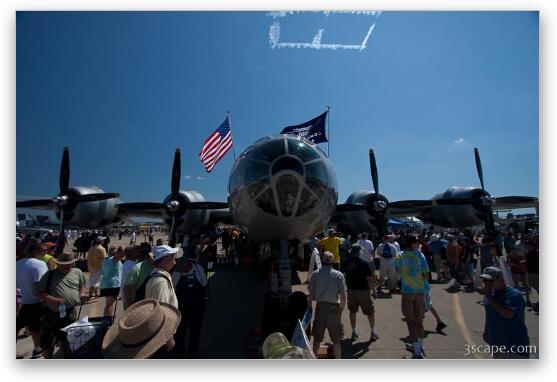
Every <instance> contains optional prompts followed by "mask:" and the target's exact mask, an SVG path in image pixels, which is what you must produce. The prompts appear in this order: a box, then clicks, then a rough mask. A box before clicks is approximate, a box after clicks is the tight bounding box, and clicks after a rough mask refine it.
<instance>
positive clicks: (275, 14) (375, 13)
mask: <svg viewBox="0 0 557 382" xmlns="http://www.w3.org/2000/svg"><path fill="white" fill-rule="evenodd" d="M299 13H322V14H324V15H325V16H329V15H331V14H337V15H343V14H344V15H362V16H375V17H379V16H381V13H383V12H382V11H273V12H268V13H267V16H269V17H272V18H273V19H277V18H281V17H286V16H288V15H295V14H299Z"/></svg>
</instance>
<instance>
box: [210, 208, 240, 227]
mask: <svg viewBox="0 0 557 382" xmlns="http://www.w3.org/2000/svg"><path fill="white" fill-rule="evenodd" d="M210 212H211V215H210V218H209V224H215V223H223V224H234V220H233V219H232V213H231V212H230V210H229V209H228V208H223V209H219V210H211V211H210Z"/></svg>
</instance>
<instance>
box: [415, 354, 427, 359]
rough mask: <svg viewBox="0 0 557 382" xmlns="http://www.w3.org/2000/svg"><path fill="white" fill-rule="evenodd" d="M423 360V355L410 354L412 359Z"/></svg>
mask: <svg viewBox="0 0 557 382" xmlns="http://www.w3.org/2000/svg"><path fill="white" fill-rule="evenodd" d="M424 358H425V357H424V355H423V353H420V354H415V353H414V354H412V359H424Z"/></svg>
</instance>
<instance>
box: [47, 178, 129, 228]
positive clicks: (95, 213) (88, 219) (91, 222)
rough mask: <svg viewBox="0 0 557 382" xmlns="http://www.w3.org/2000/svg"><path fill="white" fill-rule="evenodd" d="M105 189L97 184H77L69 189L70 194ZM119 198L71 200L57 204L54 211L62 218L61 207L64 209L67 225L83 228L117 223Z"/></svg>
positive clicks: (89, 192)
mask: <svg viewBox="0 0 557 382" xmlns="http://www.w3.org/2000/svg"><path fill="white" fill-rule="evenodd" d="M103 192H104V191H103V190H102V189H100V188H99V187H96V186H76V187H71V188H69V189H68V195H72V196H77V195H90V194H99V193H103ZM118 202H119V199H118V198H111V199H106V200H100V201H93V202H80V203H76V202H71V201H70V202H69V203H68V204H66V205H65V206H63V207H58V206H56V207H55V209H54V212H55V214H56V217H57V218H58V219H60V215H61V208H63V209H64V220H65V222H66V225H74V226H78V227H81V228H100V227H104V226H105V225H109V224H112V223H115V218H116V214H117V213H118V208H117V207H116V204H117V203H118Z"/></svg>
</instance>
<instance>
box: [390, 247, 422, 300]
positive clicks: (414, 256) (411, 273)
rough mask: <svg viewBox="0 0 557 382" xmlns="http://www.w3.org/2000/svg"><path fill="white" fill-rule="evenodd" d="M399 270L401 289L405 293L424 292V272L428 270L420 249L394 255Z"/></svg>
mask: <svg viewBox="0 0 557 382" xmlns="http://www.w3.org/2000/svg"><path fill="white" fill-rule="evenodd" d="M394 266H395V268H396V269H397V270H399V272H400V280H401V284H402V288H401V291H402V293H405V294H410V293H425V285H424V281H425V279H424V273H426V272H429V267H428V266H427V261H426V259H425V256H424V255H423V253H421V252H420V251H415V252H413V251H403V252H400V253H399V254H398V255H396V257H395V264H394Z"/></svg>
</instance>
